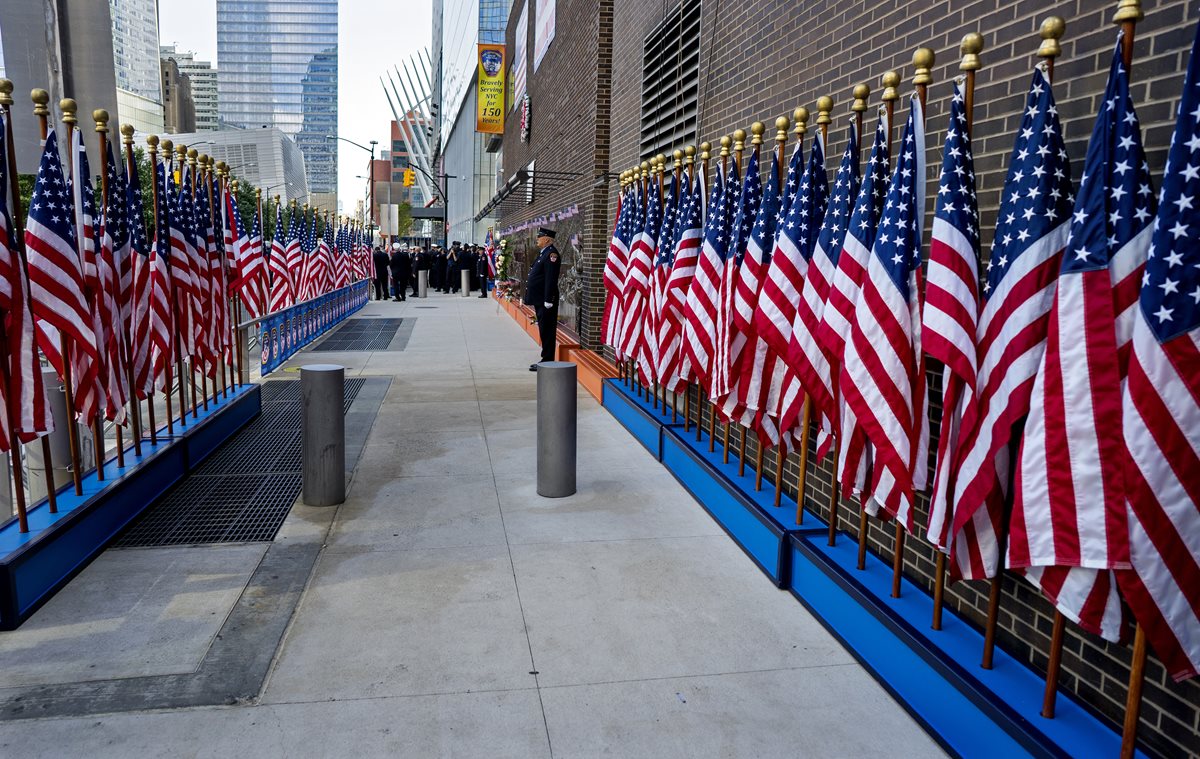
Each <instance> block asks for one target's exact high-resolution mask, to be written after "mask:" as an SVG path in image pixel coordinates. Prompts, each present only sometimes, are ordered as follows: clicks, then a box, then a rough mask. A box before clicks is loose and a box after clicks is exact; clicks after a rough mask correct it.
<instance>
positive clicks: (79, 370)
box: [68, 129, 109, 425]
mask: <svg viewBox="0 0 1200 759" xmlns="http://www.w3.org/2000/svg"><path fill="white" fill-rule="evenodd" d="M71 156H72V157H71V179H70V181H69V185H70V187H71V199H72V201H73V206H74V211H75V241H76V243H77V244H78V245H79V255H80V259H81V262H82V264H83V295H84V297H85V298H86V299H87V302H88V308H89V309H90V313H91V319H92V335H93V336H94V337H95V340H96V343H95V345H94V346H93V350H94V351H95V352H94V353H92V352H89V351H86V350H81V349H80V347H79V346H78V345H72V346H70V347H69V348H68V351H69V354H70V362H71V372H72V380H73V381H74V383H75V388H76V393H77V395H76V396H75V405H76V408H77V409H78V411H79V420H80V422H82V423H83V424H85V425H91V424H92V422H94V421H95V420H96V418H97V417H98V416H99V414H100V411H101V409H102V407H103V405H104V389H105V385H104V383H105V380H106V379H107V375H106V374H105V373H104V370H105V366H104V364H105V363H107V358H108V333H109V329H108V326H109V325H108V324H106V323H105V322H104V313H103V309H104V303H103V300H104V294H103V289H102V286H101V282H100V260H99V259H100V252H99V250H98V246H99V241H98V240H97V236H96V233H97V226H96V225H97V217H96V193H95V192H94V191H93V190H92V179H91V177H92V170H91V167H90V166H89V165H88V159H87V151H86V150H85V149H84V146H83V132H82V131H81V130H78V129H75V130H72V131H71Z"/></svg>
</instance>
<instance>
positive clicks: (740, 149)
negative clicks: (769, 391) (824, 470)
mask: <svg viewBox="0 0 1200 759" xmlns="http://www.w3.org/2000/svg"><path fill="white" fill-rule="evenodd" d="M754 127H758V132H757V133H756V134H755V137H754V139H756V140H758V142H757V143H755V148H754V150H755V152H756V153H757V152H758V150H759V148H758V147H757V146H758V145H761V144H762V130H763V125H762V122H759V121H756V122H754V126H752V127H750V128H751V129H754ZM745 150H746V130H745V129H735V130H734V132H733V165H734V166H735V167H736V168H737V172H738V176H739V177H740V176H741V174H742V155H743V154H744V153H745ZM743 181H744V180H743ZM738 198H739V202H740V198H741V192H740V191H739V193H738ZM734 239H736V235H735V236H734ZM726 253H727V254H728V255H737V251H733V250H730V251H726ZM713 413H714V415H715V413H716V406H715V405H714V406H713ZM732 425H733V420H732V419H726V420H725V424H724V426H725V431H724V434H723V436H722V437H723V440H722V446H723V452H722V454H721V463H723V464H728V463H729V428H730V427H731V426H732Z"/></svg>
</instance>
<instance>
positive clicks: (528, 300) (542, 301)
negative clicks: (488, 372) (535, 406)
mask: <svg viewBox="0 0 1200 759" xmlns="http://www.w3.org/2000/svg"><path fill="white" fill-rule="evenodd" d="M537 246H538V256H537V259H536V260H534V262H533V266H531V267H529V278H528V279H527V280H525V298H524V302H525V305H527V306H533V311H534V313H535V314H536V315H537V323H538V336H539V337H541V339H542V361H553V360H554V354H555V350H556V349H557V347H558V331H557V330H558V272H559V268H560V267H561V266H562V255H561V254H560V253H559V252H558V248H556V247H554V230H553V229H546V228H545V227H542V228H541V229H539V230H538V232H537ZM529 371H531V372H536V371H537V364H530V365H529Z"/></svg>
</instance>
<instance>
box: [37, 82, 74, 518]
mask: <svg viewBox="0 0 1200 759" xmlns="http://www.w3.org/2000/svg"><path fill="white" fill-rule="evenodd" d="M32 94H33V98H34V101H33V102H34V103H37V105H35V106H34V109H33V112H34V113H35V114H37V116H38V117H39V119H40V120H41V131H42V143H43V144H44V143H45V142H46V135H47V128H46V120H47V118H48V117H49V115H50V108H49V106H48V105H47V104H48V103H49V102H50V95H49V93H47V92H46V91H45V90H34V91H33V93H32ZM39 96H40V97H41V102H40V103H39V102H38V100H39ZM68 105H70V108H71V113H72V115H71V121H72V122H73V121H74V120H75V117H74V111H75V101H73V100H66V99H64V100H63V101H62V102H60V103H59V108H61V109H62V111H63V123H64V124H66V126H67V128H66V134H67V154H68V155H70V153H71V123H70V122H68V121H67V108H66V106H68ZM39 106H40V109H39ZM60 155H61V151H60ZM70 166H71V161H67V171H70ZM59 350H61V351H62V353H61V356H62V365H63V373H62V380H63V393H64V394H65V395H66V400H67V437H68V441H69V443H70V446H71V478H72V479H73V480H74V482H75V495H83V462H82V461H81V459H82V458H83V454H82V452H81V451H80V446H79V428H78V427H77V426H76V424H75V390H74V388H73V387H72V385H71V358H70V354H69V352H68V351H67V333H66V332H60V333H59Z"/></svg>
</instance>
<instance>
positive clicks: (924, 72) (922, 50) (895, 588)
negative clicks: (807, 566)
mask: <svg viewBox="0 0 1200 759" xmlns="http://www.w3.org/2000/svg"><path fill="white" fill-rule="evenodd" d="M912 62H913V86H914V87H915V88H916V91H917V99H918V100H920V102H921V116H922V118H924V115H925V100H926V97H927V90H928V88H929V83H930V82H931V81H933V77H932V76H930V73H929V70H930V69H931V68H932V67H933V62H934V57H933V50H931V49H929V48H927V47H919V48H917V49H916V50H914V51H913V57H912ZM888 128H889V129H890V128H891V124H890V123H889V124H888ZM889 154H890V151H889ZM921 202H924V198H922V199H921ZM914 411H915V410H914ZM917 466H925V462H923V461H922V462H918V463H917ZM903 571H904V524H903V523H902V522H901V520H899V519H897V520H896V539H895V543H894V546H893V549H892V598H899V597H900V580H901V578H902V577H903Z"/></svg>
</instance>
